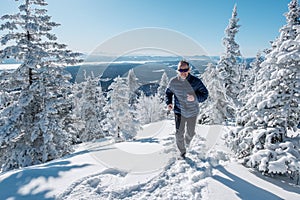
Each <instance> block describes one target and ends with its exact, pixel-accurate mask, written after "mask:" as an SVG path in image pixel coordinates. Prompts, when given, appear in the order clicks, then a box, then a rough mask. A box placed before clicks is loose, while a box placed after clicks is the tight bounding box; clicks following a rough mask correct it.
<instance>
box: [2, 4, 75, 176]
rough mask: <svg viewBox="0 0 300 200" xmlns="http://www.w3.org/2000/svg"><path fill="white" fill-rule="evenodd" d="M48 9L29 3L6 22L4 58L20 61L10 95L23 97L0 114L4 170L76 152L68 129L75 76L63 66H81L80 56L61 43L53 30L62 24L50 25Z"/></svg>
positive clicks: (12, 76) (5, 18)
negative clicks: (72, 81) (71, 83)
mask: <svg viewBox="0 0 300 200" xmlns="http://www.w3.org/2000/svg"><path fill="white" fill-rule="evenodd" d="M46 5H47V3H46V1H44V0H24V1H21V3H20V6H19V12H18V13H16V14H13V15H4V16H2V17H1V20H3V21H4V23H3V24H1V27H0V30H1V31H3V32H4V35H3V36H1V45H2V47H3V49H1V51H0V59H1V60H3V59H6V58H14V59H16V60H18V61H19V62H21V65H20V67H19V68H18V69H16V70H15V71H14V72H13V73H11V74H10V75H9V77H6V80H7V81H6V83H7V84H6V86H7V87H6V88H5V91H6V92H8V93H11V92H14V91H20V92H19V98H18V100H17V101H15V102H13V104H11V105H9V106H7V107H6V108H5V109H4V110H2V112H1V115H0V165H1V169H2V170H3V171H7V170H10V169H14V168H19V167H25V166H29V165H33V164H38V163H43V162H47V161H49V160H52V159H55V158H59V157H61V156H63V155H65V154H67V153H68V152H70V150H71V147H70V134H69V133H67V132H66V127H67V124H65V119H66V118H68V116H69V114H70V110H71V107H72V104H71V102H70V100H69V99H68V97H69V95H70V93H71V89H70V87H71V86H70V82H69V79H70V78H71V75H70V74H69V73H66V72H65V71H64V70H63V69H62V68H60V67H58V66H59V65H62V64H74V63H77V62H79V61H80V60H79V59H77V57H78V56H79V55H80V54H78V53H73V52H71V51H70V50H67V49H66V45H64V44H59V43H57V42H56V40H57V38H56V36H55V35H54V34H52V33H50V31H51V30H52V29H53V28H54V27H56V26H58V25H59V24H57V23H55V22H52V21H51V20H50V19H51V17H50V16H48V15H47V10H46V9H44V8H43V7H44V6H46ZM1 89H3V88H1Z"/></svg>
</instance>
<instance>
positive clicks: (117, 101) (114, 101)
mask: <svg viewBox="0 0 300 200" xmlns="http://www.w3.org/2000/svg"><path fill="white" fill-rule="evenodd" d="M108 89H109V91H108V92H107V104H106V105H105V107H104V111H105V116H106V118H105V119H104V120H103V130H104V131H106V132H108V134H110V135H112V136H114V137H115V138H122V139H124V140H130V139H133V138H134V136H135V135H136V133H137V131H138V130H139V128H140V124H139V122H138V121H137V120H136V119H135V118H134V116H135V114H134V112H135V111H134V110H133V109H131V107H130V105H129V87H128V85H127V83H126V81H125V80H124V79H123V78H121V77H120V76H118V77H117V78H115V79H114V81H113V82H112V83H111V85H110V86H109V87H108Z"/></svg>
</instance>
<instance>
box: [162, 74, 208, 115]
mask: <svg viewBox="0 0 300 200" xmlns="http://www.w3.org/2000/svg"><path fill="white" fill-rule="evenodd" d="M187 94H190V95H193V96H194V97H195V101H193V102H190V101H187ZM173 96H174V101H175V103H174V112H175V113H176V114H181V115H182V116H184V117H187V118H188V117H194V116H197V115H198V114H199V103H200V102H204V101H205V100H206V99H207V97H208V91H207V89H206V87H205V86H204V84H203V83H202V81H201V80H200V79H199V78H197V77H195V76H193V75H191V74H189V75H188V77H187V78H186V79H181V78H180V77H178V76H177V77H174V78H172V79H171V80H170V82H169V85H168V88H167V90H166V104H167V105H169V104H173Z"/></svg>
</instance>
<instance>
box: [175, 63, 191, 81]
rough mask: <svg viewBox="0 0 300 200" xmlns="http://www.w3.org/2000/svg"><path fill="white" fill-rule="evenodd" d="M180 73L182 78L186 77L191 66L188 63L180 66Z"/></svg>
mask: <svg viewBox="0 0 300 200" xmlns="http://www.w3.org/2000/svg"><path fill="white" fill-rule="evenodd" d="M178 73H179V76H180V78H182V79H186V77H187V76H188V75H189V73H190V68H189V66H188V65H181V66H180V68H179V69H178Z"/></svg>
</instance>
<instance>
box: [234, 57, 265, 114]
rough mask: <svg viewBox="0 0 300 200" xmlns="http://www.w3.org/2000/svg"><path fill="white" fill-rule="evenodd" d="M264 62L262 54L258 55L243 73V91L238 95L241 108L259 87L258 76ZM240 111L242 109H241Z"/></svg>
mask: <svg viewBox="0 0 300 200" xmlns="http://www.w3.org/2000/svg"><path fill="white" fill-rule="evenodd" d="M262 62H263V58H262V56H261V53H259V52H258V53H257V55H256V57H255V59H254V60H253V61H252V62H251V63H250V68H247V67H246V65H247V64H246V63H245V64H244V67H243V69H242V71H241V79H242V80H241V84H242V86H243V87H242V89H241V91H240V93H239V95H238V99H239V102H240V103H241V107H242V106H244V105H245V104H246V102H247V100H248V99H249V98H250V97H251V95H252V94H251V93H252V92H253V91H254V90H255V87H256V85H257V83H256V76H257V73H258V70H259V68H260V64H261V63H262ZM239 109H240V108H239ZM238 113H239V110H236V115H238Z"/></svg>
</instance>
